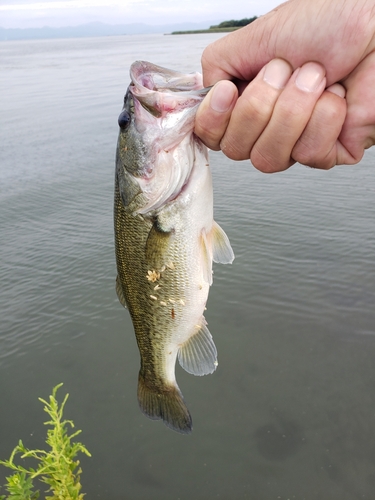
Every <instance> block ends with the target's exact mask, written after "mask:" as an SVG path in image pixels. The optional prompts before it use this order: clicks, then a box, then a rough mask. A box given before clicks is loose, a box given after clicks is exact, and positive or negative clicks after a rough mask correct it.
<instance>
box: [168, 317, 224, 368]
mask: <svg viewBox="0 0 375 500" xmlns="http://www.w3.org/2000/svg"><path fill="white" fill-rule="evenodd" d="M178 361H179V363H180V365H181V366H182V368H183V369H184V370H185V371H187V372H188V373H191V374H192V375H208V374H209V373H213V372H214V371H215V370H216V367H217V364H218V363H217V350H216V346H215V344H214V341H213V338H212V335H211V333H210V332H209V330H208V328H207V326H206V320H205V319H204V317H203V316H202V320H201V324H200V325H197V326H196V331H195V332H194V333H193V335H192V336H191V337H190V338H189V339H188V340H187V341H186V342H185V343H184V344H183V345H182V346H181V347H180V349H179V351H178Z"/></svg>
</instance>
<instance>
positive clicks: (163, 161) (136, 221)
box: [114, 61, 234, 433]
mask: <svg viewBox="0 0 375 500" xmlns="http://www.w3.org/2000/svg"><path fill="white" fill-rule="evenodd" d="M130 77H131V83H130V85H129V88H128V90H127V93H126V95H125V99H124V107H123V110H122V112H121V114H120V116H119V126H120V133H119V138H118V145H117V159H116V180H115V204H114V224H115V247H116V261H117V272H118V276H117V280H116V291H117V295H118V297H119V300H120V302H121V303H122V304H123V305H124V306H125V307H127V308H128V309H129V312H130V315H131V318H132V321H133V325H134V330H135V335H136V339H137V343H138V347H139V351H140V355H141V368H140V372H139V378H138V401H139V405H140V408H141V410H142V411H143V412H144V413H145V414H146V415H147V416H148V417H150V418H152V419H162V420H163V421H164V423H165V424H166V425H167V426H168V427H170V428H172V429H174V430H175V431H178V432H182V433H189V432H191V430H192V420H191V416H190V413H189V410H188V409H187V407H186V404H185V402H184V399H183V397H182V394H181V392H180V389H179V387H178V385H177V383H176V378H175V363H176V358H177V357H178V360H179V362H180V365H181V366H182V367H183V368H184V369H185V370H186V371H187V372H189V373H192V374H194V375H206V374H209V373H212V372H213V371H215V369H216V366H217V352H216V347H215V344H214V342H213V339H212V336H211V334H210V332H209V330H208V328H207V323H206V320H205V318H204V315H203V313H204V310H205V306H206V301H207V297H208V290H209V287H210V285H211V283H212V261H213V260H214V261H215V262H221V263H231V262H232V261H233V259H234V255H233V251H232V248H231V246H230V243H229V240H228V238H227V236H226V234H225V233H224V231H223V230H222V229H221V228H220V227H219V226H218V225H217V224H216V223H215V222H214V220H213V192H212V181H211V172H210V167H209V164H208V151H207V148H206V147H205V146H204V145H203V144H202V142H201V141H200V140H199V139H198V138H197V137H196V136H195V135H194V134H193V128H194V119H195V113H196V110H197V108H198V106H199V104H200V102H201V101H202V99H203V97H204V95H205V94H206V93H207V91H208V90H207V89H202V87H203V85H202V77H201V75H200V74H199V73H195V74H183V73H179V72H176V71H170V70H168V69H165V68H161V67H159V66H155V65H153V64H150V63H148V62H143V61H137V62H135V63H134V64H133V65H132V66H131V69H130Z"/></svg>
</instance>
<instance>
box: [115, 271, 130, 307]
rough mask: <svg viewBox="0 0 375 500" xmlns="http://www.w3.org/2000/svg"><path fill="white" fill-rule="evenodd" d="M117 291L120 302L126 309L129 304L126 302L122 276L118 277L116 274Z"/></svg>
mask: <svg viewBox="0 0 375 500" xmlns="http://www.w3.org/2000/svg"><path fill="white" fill-rule="evenodd" d="M116 293H117V297H118V300H119V301H120V304H122V305H123V306H124V307H125V309H127V308H128V305H127V303H126V299H125V295H124V292H123V290H122V286H121V283H120V278H119V277H118V275H117V276H116Z"/></svg>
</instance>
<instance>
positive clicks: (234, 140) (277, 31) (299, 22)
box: [195, 0, 375, 172]
mask: <svg viewBox="0 0 375 500" xmlns="http://www.w3.org/2000/svg"><path fill="white" fill-rule="evenodd" d="M371 6H372V7H374V1H373V0H372V1H371V2H370V1H369V0H368V1H366V0H363V1H357V0H346V1H342V0H340V1H339V0H336V1H333V2H324V0H318V2H316V3H315V2H314V4H310V3H306V2H305V1H303V0H291V1H290V2H287V3H286V4H283V5H281V6H280V7H279V8H277V9H275V10H274V11H272V12H271V13H269V14H268V15H267V16H264V17H263V18H260V19H258V20H257V21H255V22H254V23H252V24H251V25H249V26H247V27H246V28H243V29H242V30H238V31H236V32H234V33H232V34H230V35H228V36H226V37H224V38H222V39H220V40H218V41H217V42H215V43H214V44H212V45H210V46H208V47H207V49H206V50H205V51H204V53H203V57H202V66H203V76H204V83H205V85H212V84H214V83H215V82H217V81H218V80H225V79H228V78H231V79H233V78H234V79H236V84H237V87H238V89H239V93H240V97H239V98H238V93H237V88H236V86H235V85H234V84H233V83H231V82H229V81H221V82H219V83H218V84H217V85H216V86H215V88H214V89H213V90H212V91H211V92H210V93H209V94H208V96H207V97H206V99H205V100H204V101H203V103H202V105H201V107H200V109H199V110H198V114H197V120H196V129H195V131H196V133H197V135H199V136H200V137H201V138H202V140H203V141H204V142H205V143H206V144H207V145H208V146H209V147H211V148H212V149H219V148H221V149H222V150H223V152H224V153H225V154H226V155H227V156H228V157H230V158H233V159H246V158H250V159H251V160H252V162H253V164H254V166H255V167H257V168H259V169H260V170H262V171H265V172H273V171H280V170H285V169H286V168H288V167H289V166H290V165H291V164H293V163H294V161H299V162H301V163H304V164H307V165H310V166H314V167H318V168H330V167H331V166H333V165H335V164H339V163H346V164H353V163H357V162H358V161H359V160H360V159H361V157H362V155H363V151H364V149H365V148H366V147H370V146H371V145H372V144H374V142H375V139H374V138H375V131H374V127H373V126H372V125H371V124H375V112H374V111H373V109H374V108H373V106H371V105H369V103H371V102H373V99H374V97H375V95H374V94H375V86H374V85H372V84H371V79H373V78H374V76H375V62H374V61H373V59H374V45H375V44H374V31H375V20H374V18H373V17H374V16H373V15H372V11H371V9H370V7H371ZM315 9H317V10H316V12H315V14H314V12H313V11H314V10H315ZM317 12H318V13H319V15H317ZM349 18H350V23H349V22H348V19H349ZM334 19H335V22H333V20H334ZM304 20H305V23H304V22H303V21H304ZM306 20H307V21H306ZM259 21H260V22H259ZM306 22H307V23H308V26H306ZM257 23H258V24H257ZM307 28H309V29H307ZM332 30H333V31H332ZM309 32H313V33H314V37H309V36H308V35H307V33H309ZM252 46H254V47H256V51H254V55H252V53H251V52H250V51H248V50H246V49H247V47H250V48H251V47H252ZM275 55H278V56H280V57H282V58H283V59H285V60H280V59H278V60H276V61H272V62H271V63H270V64H268V65H267V64H266V65H265V67H263V68H262V64H264V63H267V62H269V61H270V59H272V58H273V57H274V56H275ZM311 59H314V60H315V61H318V62H319V63H320V65H321V66H323V67H325V68H326V70H327V73H326V75H324V70H323V68H322V67H321V66H320V65H319V64H315V63H309V62H308V61H309V60H311ZM286 60H287V61H288V62H289V64H288V63H287V62H286ZM217 61H219V62H217ZM293 69H294V71H293ZM257 72H259V75H258V76H256V74H257ZM254 77H255V78H254ZM301 78H302V80H303V81H302V85H301ZM340 80H341V82H342V84H343V85H344V87H345V89H346V90H347V114H346V117H345V112H346V106H345V100H344V99H343V96H344V94H345V89H344V88H343V87H341V86H340V85H338V84H335V83H336V82H338V81H340ZM249 82H251V83H249ZM332 84H335V85H333V86H332ZM309 85H312V87H311V88H310V90H308V86H309ZM326 85H329V87H328V89H327V90H324V87H325V86H326ZM373 88H374V90H373ZM215 99H216V102H215ZM211 105H212V106H213V107H211ZM217 105H219V106H217ZM225 107H227V110H226V111H224V109H225ZM344 120H345V121H344ZM343 123H344V125H343ZM342 125H343V128H342V132H341V135H340V136H339V134H340V130H341V127H342ZM338 137H339V140H337V138H338Z"/></svg>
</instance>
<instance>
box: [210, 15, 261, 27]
mask: <svg viewBox="0 0 375 500" xmlns="http://www.w3.org/2000/svg"><path fill="white" fill-rule="evenodd" d="M255 19H257V16H254V17H250V18H247V17H245V18H244V19H240V20H239V21H235V20H234V19H232V20H231V21H223V22H222V23H220V24H218V25H216V26H210V29H211V30H213V29H217V28H235V27H236V28H241V27H242V26H247V25H248V24H250V23H252V22H253V21H255Z"/></svg>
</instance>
